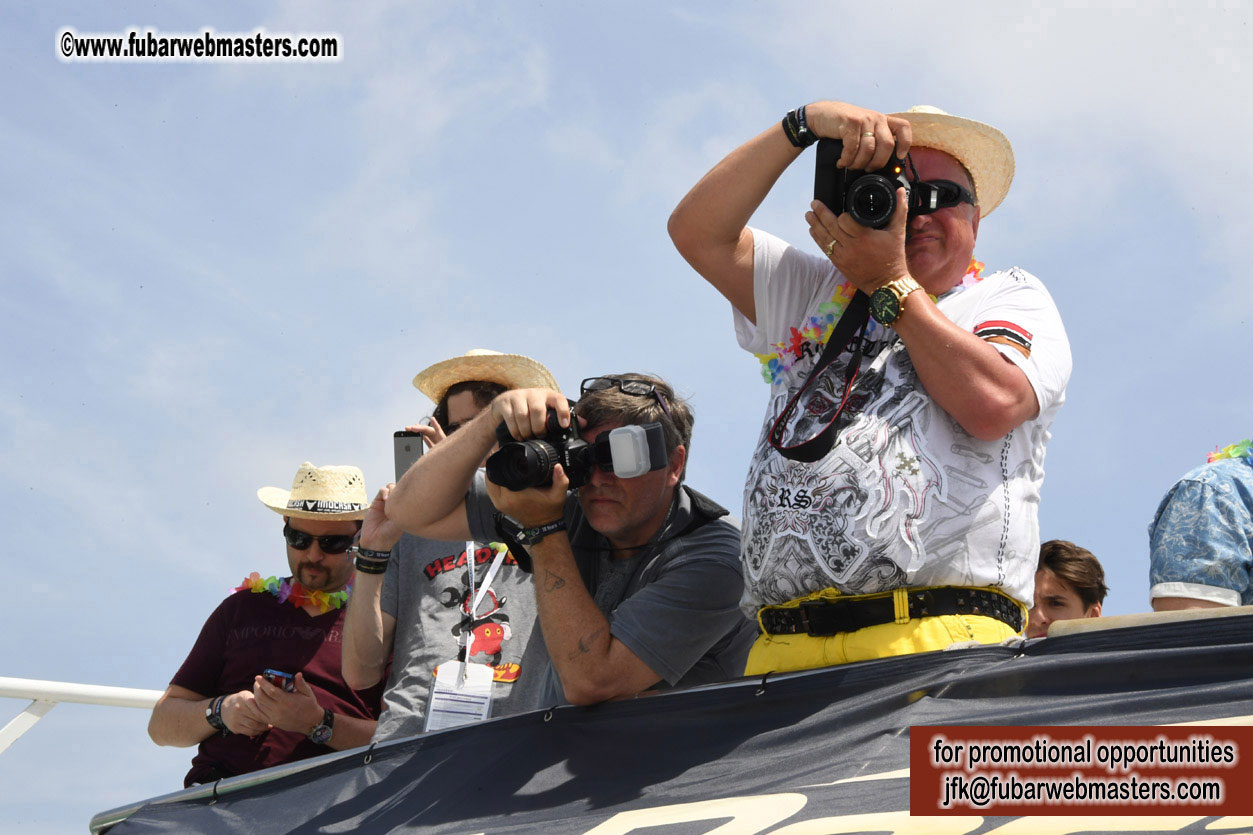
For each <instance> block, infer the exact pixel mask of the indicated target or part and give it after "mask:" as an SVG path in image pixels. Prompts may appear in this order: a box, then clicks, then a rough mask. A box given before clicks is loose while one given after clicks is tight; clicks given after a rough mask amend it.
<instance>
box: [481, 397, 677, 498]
mask: <svg viewBox="0 0 1253 835" xmlns="http://www.w3.org/2000/svg"><path fill="white" fill-rule="evenodd" d="M574 408H575V406H574V404H573V403H571V404H570V425H569V426H568V427H565V428H562V426H561V424H559V423H558V422H557V413H556V411H554V410H553V409H549V410H548V419H547V426H546V427H545V433H544V437H542V438H530V439H528V440H525V441H515V440H514V439H513V435H511V434H510V433H509V427H508V426H507V425H505V423H504V422H503V421H502V422H501V424H500V425H499V426H497V427H496V440H497V441H499V442H500V449H498V450H496V452H494V453H492V456H491V457H490V458H488V459H487V477H488V478H489V479H491V481H492V483H494V484H499V485H500V486H501V487H506V488H508V489H510V490H513V491H518V490H525V489H527V488H528V487H551V486H552V483H553V467H554V466H555V465H557V464H560V465H561V468H562V469H563V470H565V471H566V478H568V479H570V489H571V490H577V489H578V488H580V487H582V486H583V485H584V484H587V482H588V481H590V480H591V478H592V468H593V467H600V468H601V469H602V470H605V471H607V472H612V473H613V474H614V475H616V476H617V477H618V478H635V477H636V476H641V475H644V474H645V473H649V472H652V471H653V470H660V469H661V468H663V467H665V466H666V465H667V464H669V462H670V456H669V453H668V452H667V451H666V435H665V431H664V430H663V429H662V427H661V424H660V423H646V424H643V425H642V426H635V425H630V426H619V427H618V428H617V429H612V430H610V431H609V432H606V433H604V434H602V435H601V436H600V437H599V438H597V439H596V440H595V441H594V442H591V443H589V442H588V441H585V440H583V439H582V438H581V437H579V421H578V417H577V416H576V415H575V413H574Z"/></svg>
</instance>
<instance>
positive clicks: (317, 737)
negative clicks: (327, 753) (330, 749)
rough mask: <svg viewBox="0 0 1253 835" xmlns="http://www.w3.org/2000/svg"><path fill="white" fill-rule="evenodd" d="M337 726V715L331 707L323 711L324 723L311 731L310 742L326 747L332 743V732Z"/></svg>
mask: <svg viewBox="0 0 1253 835" xmlns="http://www.w3.org/2000/svg"><path fill="white" fill-rule="evenodd" d="M334 725H335V714H334V713H331V709H330V708H329V707H326V708H323V709H322V721H321V722H319V723H318V724H316V725H314V726H313V730H311V731H309V741H310V742H312V743H314V744H315V745H325V744H326V743H328V742H330V741H331V731H332V729H333V726H334Z"/></svg>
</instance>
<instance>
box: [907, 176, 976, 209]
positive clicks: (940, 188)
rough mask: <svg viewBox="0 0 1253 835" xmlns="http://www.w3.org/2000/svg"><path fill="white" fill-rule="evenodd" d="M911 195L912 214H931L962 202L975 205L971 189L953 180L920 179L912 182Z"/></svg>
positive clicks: (910, 207) (910, 206)
mask: <svg viewBox="0 0 1253 835" xmlns="http://www.w3.org/2000/svg"><path fill="white" fill-rule="evenodd" d="M911 185H912V187H913V190H912V193H911V194H910V196H909V213H910V214H911V215H929V214H931V213H932V212H938V211H939V210H940V209H948V208H951V207H953V206H957V205H959V204H961V203H969V204H970V205H972V206H973V205H975V196H974V195H973V194H971V192H970V189H968V188H966V187H965V186H963V185H961V184H960V183H955V182H953V181H952V180H919V181H916V182H914V183H911Z"/></svg>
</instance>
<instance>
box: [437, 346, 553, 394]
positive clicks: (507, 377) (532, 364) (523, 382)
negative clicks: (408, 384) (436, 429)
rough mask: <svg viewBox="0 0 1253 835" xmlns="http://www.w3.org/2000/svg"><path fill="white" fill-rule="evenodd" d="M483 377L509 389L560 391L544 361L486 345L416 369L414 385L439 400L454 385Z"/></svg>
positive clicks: (486, 380)
mask: <svg viewBox="0 0 1253 835" xmlns="http://www.w3.org/2000/svg"><path fill="white" fill-rule="evenodd" d="M479 380H482V381H484V382H488V383H499V384H500V385H502V386H504V387H505V388H510V389H530V388H541V389H553V390H554V391H561V387H560V386H558V385H557V381H556V380H555V379H554V378H553V375H552V373H551V372H550V371H549V370H548V369H547V368H545V367H544V365H543V363H540V362H539V361H537V360H533V359H531V358H530V357H524V356H523V355H522V354H502V353H500V352H499V351H489V350H487V349H486V348H474V349H471V350H469V351H466V353H465V355H464V356H460V357H453V358H452V359H450V360H444V361H443V362H437V363H435V364H434V365H432V366H430V367H429V368H424V369H423V370H422V371H419V372H418V376H416V377H414V378H413V385H414V386H416V387H417V389H418V391H420V392H422V393H423V394H425V395H426V396H427V397H429V398H431V402H433V403H439V401H440V400H442V399H443V398H444V394H445V393H447V391H448V390H449V389H450V388H452V387H453V386H455V385H457V383H468V382H472V381H479Z"/></svg>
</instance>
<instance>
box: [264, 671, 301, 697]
mask: <svg viewBox="0 0 1253 835" xmlns="http://www.w3.org/2000/svg"><path fill="white" fill-rule="evenodd" d="M261 677H262V678H264V679H265V680H266V681H268V682H270V684H273V685H274V686H275V687H281V688H282V689H283V690H285V691H286V692H288V693H295V692H296V679H295V677H294V676H292V675H290V674H288V673H284V672H283V671H281V670H266V671H265V672H263V673H262V674H261Z"/></svg>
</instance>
